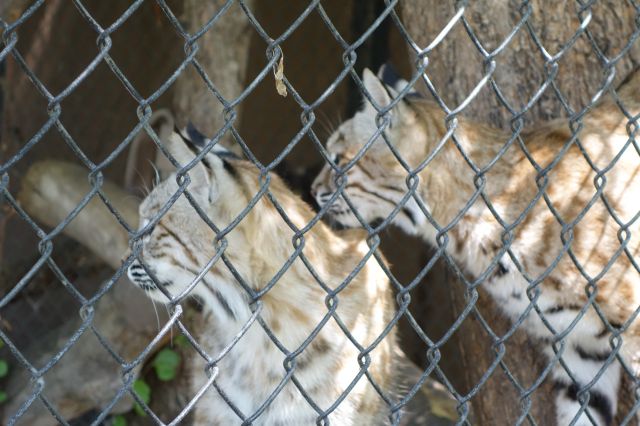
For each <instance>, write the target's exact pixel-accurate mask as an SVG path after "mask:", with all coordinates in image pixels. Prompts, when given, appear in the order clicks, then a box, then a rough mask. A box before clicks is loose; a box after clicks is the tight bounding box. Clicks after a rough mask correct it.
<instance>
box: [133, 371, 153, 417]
mask: <svg viewBox="0 0 640 426" xmlns="http://www.w3.org/2000/svg"><path fill="white" fill-rule="evenodd" d="M133 391H134V392H135V393H136V395H138V398H140V399H141V400H142V402H144V403H145V404H148V403H149V401H151V388H150V387H149V385H148V384H147V383H146V382H145V381H144V380H142V379H138V380H136V381H135V382H133ZM133 409H134V410H135V412H136V413H137V414H138V415H139V416H141V417H146V415H147V413H145V412H144V410H143V409H142V406H141V405H140V404H138V403H137V402H136V404H135V405H134V406H133Z"/></svg>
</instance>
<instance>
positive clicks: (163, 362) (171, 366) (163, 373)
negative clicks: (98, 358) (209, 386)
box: [0, 335, 189, 426]
mask: <svg viewBox="0 0 640 426" xmlns="http://www.w3.org/2000/svg"><path fill="white" fill-rule="evenodd" d="M188 344H189V341H188V340H187V339H186V337H184V336H183V335H178V336H176V337H175V338H174V339H173V345H172V346H174V347H176V348H183V347H185V346H187V345H188ZM181 362H182V357H181V355H180V353H178V352H177V351H176V350H174V349H172V348H171V347H169V346H166V347H164V348H162V349H161V350H160V351H158V353H157V354H156V355H155V356H154V357H153V360H152V361H151V362H150V363H149V364H147V367H151V368H153V370H154V371H155V374H156V377H157V378H158V380H160V381H163V382H168V381H171V380H173V379H175V378H176V377H177V375H178V370H179V369H180V363H181ZM1 363H2V360H1V359H0V377H2V376H1V375H2V365H1ZM147 371H148V370H147ZM145 374H146V373H143V374H141V378H139V379H137V380H136V381H135V382H133V386H132V388H133V392H135V394H136V395H137V396H138V398H140V399H141V400H142V402H144V403H145V404H149V402H151V387H150V386H149V384H148V383H147V382H146V381H145V380H144V378H142V377H143V376H144V375H145ZM133 412H134V413H136V415H138V416H140V417H146V416H147V413H145V411H144V409H143V408H142V406H141V405H140V404H139V403H138V402H136V403H135V404H134V406H133ZM111 426H127V414H126V413H125V414H124V415H117V416H113V417H112V419H111Z"/></svg>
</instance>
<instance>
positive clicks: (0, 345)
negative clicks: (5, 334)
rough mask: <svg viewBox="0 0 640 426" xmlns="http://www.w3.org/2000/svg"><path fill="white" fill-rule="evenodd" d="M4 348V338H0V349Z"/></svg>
mask: <svg viewBox="0 0 640 426" xmlns="http://www.w3.org/2000/svg"><path fill="white" fill-rule="evenodd" d="M2 348H4V340H2V339H0V349H2Z"/></svg>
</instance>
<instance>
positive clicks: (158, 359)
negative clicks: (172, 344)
mask: <svg viewBox="0 0 640 426" xmlns="http://www.w3.org/2000/svg"><path fill="white" fill-rule="evenodd" d="M152 365H153V368H154V370H156V376H158V379H160V380H162V381H163V382H166V381H169V380H173V379H175V377H176V375H177V373H178V367H180V355H179V354H178V353H177V352H176V351H174V350H173V349H169V348H164V349H162V350H161V351H160V352H158V354H157V355H156V356H155V358H154V359H153V363H152Z"/></svg>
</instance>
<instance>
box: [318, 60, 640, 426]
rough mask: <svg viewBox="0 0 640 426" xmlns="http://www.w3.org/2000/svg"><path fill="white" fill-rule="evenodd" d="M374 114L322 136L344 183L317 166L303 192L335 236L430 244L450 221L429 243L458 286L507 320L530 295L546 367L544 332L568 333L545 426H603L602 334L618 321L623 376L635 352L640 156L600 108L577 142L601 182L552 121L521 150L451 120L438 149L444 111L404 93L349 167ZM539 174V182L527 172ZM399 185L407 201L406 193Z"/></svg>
mask: <svg viewBox="0 0 640 426" xmlns="http://www.w3.org/2000/svg"><path fill="white" fill-rule="evenodd" d="M638 79H639V78H638V77H635V78H634V79H632V81H631V82H630V83H628V84H627V86H625V88H624V89H622V90H621V91H620V92H619V93H621V97H622V100H623V102H624V104H625V107H626V108H627V109H628V111H629V113H630V114H631V115H635V114H638V113H639V112H640V104H639V103H638V100H639V99H640V95H639V94H638V93H637V92H638V91H639V90H640V85H638V84H637V82H636V81H635V80H638ZM363 81H364V86H365V88H366V89H367V90H368V92H369V93H370V94H371V96H372V99H373V100H374V102H375V103H376V104H377V105H378V106H379V107H385V106H387V105H389V104H390V103H391V101H392V98H393V97H395V96H397V94H398V91H399V90H402V89H403V88H404V86H405V85H406V82H403V81H401V80H398V79H395V80H394V81H392V82H390V83H389V84H387V85H385V84H383V83H382V82H381V81H380V80H379V79H378V78H376V76H375V75H373V73H371V71H369V70H365V72H364V75H363ZM376 114H377V110H376V109H375V108H374V106H373V105H372V104H371V103H370V102H368V101H366V102H365V106H364V107H363V109H362V110H361V111H359V112H357V113H356V114H355V116H354V117H353V118H351V119H349V120H347V121H345V122H344V123H342V124H341V125H340V126H339V128H338V129H337V131H336V132H335V133H334V134H333V135H331V137H330V138H329V140H328V142H327V151H328V153H329V154H330V156H331V159H332V161H333V163H334V164H335V166H337V169H339V170H340V171H341V173H342V172H343V174H344V176H345V177H346V180H345V179H344V178H340V177H339V176H338V173H337V172H336V171H335V169H334V168H333V167H330V166H326V167H325V168H324V169H323V170H322V171H321V173H320V174H319V176H318V177H317V178H316V180H315V181H314V184H313V187H312V193H313V194H314V196H315V198H316V199H317V201H318V202H319V203H320V205H321V206H326V205H327V204H329V206H327V207H326V208H327V209H328V211H329V212H330V213H331V214H332V216H333V218H334V220H336V221H337V222H339V223H341V224H342V225H346V226H351V227H358V226H361V225H362V223H361V221H360V219H358V215H359V216H360V218H361V219H362V220H363V221H365V222H369V223H374V222H376V221H379V220H381V219H390V220H391V221H392V222H393V223H394V224H396V225H398V226H399V227H400V228H402V229H403V230H404V231H405V232H408V233H410V234H415V235H419V236H420V237H422V238H423V239H424V240H425V241H427V242H429V243H431V244H434V245H437V244H438V243H437V234H438V231H437V230H436V227H434V224H433V223H432V222H431V220H430V219H429V217H431V218H432V219H433V220H434V221H435V223H436V224H437V226H439V227H441V228H442V227H445V226H448V225H449V224H451V227H450V229H448V232H446V238H443V239H440V241H441V244H446V250H447V252H448V253H449V254H450V256H451V257H452V258H453V259H454V260H455V261H456V262H457V264H458V265H459V266H460V267H461V268H462V269H463V270H465V271H466V272H467V273H468V274H469V279H470V280H477V279H483V280H484V288H485V289H486V290H487V291H488V292H489V293H490V294H491V295H492V296H493V298H494V299H495V301H496V302H497V304H498V305H499V306H501V307H502V309H503V310H504V312H506V313H507V314H508V315H509V316H510V317H511V318H512V319H514V320H516V319H518V318H520V317H521V316H522V315H524V312H525V310H526V308H527V307H528V306H529V305H530V303H531V302H530V296H535V295H534V293H535V292H536V291H539V295H537V296H535V297H534V299H535V301H536V304H537V307H538V309H539V310H540V311H541V312H542V313H543V315H544V318H545V319H546V320H547V321H548V326H547V325H545V324H544V322H543V321H542V320H541V317H540V315H539V314H538V313H537V312H536V310H532V311H531V312H530V313H529V314H528V316H527V317H526V320H525V322H524V326H525V327H526V329H527V330H528V332H529V333H530V334H531V335H533V336H535V337H538V338H539V341H540V342H541V346H542V350H544V351H545V352H546V353H547V354H549V355H550V356H552V355H553V354H554V353H553V350H552V346H551V343H552V342H553V341H554V339H553V332H552V330H554V331H555V332H556V333H564V332H565V331H567V335H566V338H565V342H566V345H565V348H564V351H563V353H562V359H563V361H564V363H565V364H566V366H567V369H565V368H564V367H562V366H561V365H560V363H557V364H556V366H555V368H554V370H553V372H552V380H553V381H554V382H555V383H556V389H557V406H556V408H557V413H558V424H560V425H566V424H570V423H571V422H572V421H575V423H572V424H577V425H585V424H592V421H591V420H590V419H589V416H590V417H591V419H593V421H594V422H595V424H597V425H605V424H611V423H612V419H613V417H614V416H615V414H616V410H617V392H618V388H619V383H620V376H621V365H620V362H619V361H618V360H616V359H614V358H615V353H614V352H613V351H612V346H613V345H612V344H610V340H609V339H610V338H611V332H610V331H611V330H616V329H618V328H619V327H621V326H622V325H625V324H626V322H628V321H630V322H631V323H630V324H628V328H627V329H626V332H624V333H623V334H622V337H623V341H624V344H623V346H622V349H621V351H620V353H621V354H622V355H623V357H624V358H625V359H626V361H627V362H629V363H630V364H631V365H632V366H633V367H634V368H635V371H636V374H637V371H638V361H639V353H640V352H639V351H640V319H635V320H634V321H631V319H632V318H633V314H634V311H635V310H636V309H637V308H638V306H639V304H640V273H639V271H638V263H637V262H638V261H639V260H640V257H638V251H639V247H640V224H639V222H640V219H638V218H637V216H638V215H639V213H640V155H639V152H640V149H639V148H638V143H637V142H634V143H632V144H628V143H627V142H628V140H629V134H628V133H627V130H626V126H627V124H628V122H629V120H628V119H627V118H626V117H625V116H624V115H623V114H622V113H621V112H620V110H619V109H618V108H617V107H616V105H614V103H613V102H611V101H606V102H603V103H602V104H601V105H600V106H598V108H596V109H594V110H592V111H590V112H589V113H588V114H587V115H586V116H585V118H584V127H583V128H582V129H581V131H580V133H579V141H580V143H581V144H582V147H583V148H584V150H585V152H586V153H588V155H589V157H590V159H591V161H592V162H593V166H594V167H595V168H597V169H598V170H602V171H603V173H604V179H600V178H598V177H597V174H596V172H594V171H593V169H592V167H591V166H590V164H589V162H588V161H587V160H586V159H585V157H584V156H583V154H582V152H581V149H580V148H579V147H578V145H577V144H576V143H571V144H567V142H568V141H570V140H571V132H570V131H569V129H568V126H567V122H566V121H565V120H558V121H554V122H551V123H549V124H545V125H541V126H539V127H538V128H536V129H535V130H533V131H529V132H525V133H523V134H522V135H521V136H522V143H521V144H520V142H519V141H516V142H515V143H513V144H512V145H511V146H510V147H506V143H507V141H509V140H510V137H511V133H510V132H504V131H502V130H499V129H495V128H491V127H488V126H486V125H483V124H480V123H474V122H472V121H468V120H466V119H464V118H462V117H459V118H458V123H457V127H456V130H455V132H454V137H453V138H449V139H447V140H446V142H442V141H444V136H445V134H446V132H447V127H446V125H445V114H444V113H443V111H442V110H441V108H440V107H439V106H438V105H436V104H434V103H432V102H429V101H427V100H426V99H424V98H418V97H416V96H406V97H405V98H404V99H403V100H401V101H399V102H398V103H397V105H396V106H395V107H393V108H392V109H391V111H390V122H389V123H388V125H387V127H386V128H385V129H384V135H385V136H386V139H387V140H388V142H389V144H390V145H391V147H392V148H393V150H392V149H390V147H389V146H388V145H387V143H386V142H385V141H384V140H383V136H380V137H378V138H377V139H376V140H375V141H374V142H373V143H372V145H371V146H370V148H369V149H368V150H367V151H366V152H365V153H364V154H363V155H362V157H361V158H359V159H358V160H357V162H355V163H354V164H353V165H351V161H352V160H353V159H354V158H357V157H358V156H359V155H361V150H362V149H363V147H364V146H365V144H367V142H368V141H369V140H370V139H372V138H373V135H374V133H375V132H376V125H375V118H376ZM393 151H395V153H394V152H393ZM461 151H463V152H464V153H465V154H466V156H467V157H468V159H469V160H470V161H471V162H472V164H473V166H472V165H470V164H468V162H467V159H465V157H464V156H463V155H462V153H461ZM396 153H397V154H399V156H400V157H401V158H402V160H403V161H404V162H406V163H405V164H402V163H401V162H400V161H399V160H398V159H397V158H396ZM556 158H559V160H558V161H555V159H556ZM427 159H429V160H427ZM425 160H427V163H424V162H425ZM532 160H533V161H534V162H535V163H536V166H534V165H532ZM425 164H426V165H425ZM405 167H406V168H405ZM472 167H475V168H476V170H477V171H476V172H474V171H473V168H472ZM547 167H548V168H549V169H548V170H549V171H548V173H547V174H546V178H545V177H544V176H543V175H542V174H541V173H540V172H539V171H540V170H543V169H545V168H547ZM407 168H408V169H410V170H416V173H415V175H416V177H417V178H419V181H416V180H415V179H414V180H412V179H411V178H408V176H409V175H410V173H409V171H408V170H407ZM605 180H606V183H605ZM594 182H597V184H598V185H599V186H601V187H602V188H603V190H602V195H599V194H598V193H597V191H596V189H595V186H594ZM412 185H415V186H416V189H415V192H414V193H412V194H411V195H410V196H407V194H408V193H410V190H409V188H410V187H411V186H412ZM539 186H540V187H541V188H543V191H542V194H543V195H542V196H539V191H538V187H539ZM341 187H342V188H343V189H342V192H341V195H339V196H337V197H336V193H337V192H340V191H338V189H339V188H341ZM347 199H348V200H349V201H350V203H351V204H352V205H353V206H354V207H355V208H356V210H357V213H358V215H355V214H354V213H353V212H352V211H351V209H350V208H349V205H348V203H347V202H346V200H347ZM485 200H486V201H490V203H491V205H492V208H493V209H494V211H491V210H490V209H489V208H488V206H487V203H486V201H485ZM531 203H532V204H533V207H532V208H531V209H529V208H528V206H529V205H530V204H531ZM592 203H593V204H592ZM397 206H399V207H397ZM552 209H553V210H554V211H555V212H556V214H557V217H556V216H555V215H554V214H552ZM609 210H611V211H612V212H614V213H615V215H616V216H617V217H618V220H619V221H616V220H615V219H614V218H613V217H612V215H611V214H610V213H609ZM461 211H464V213H463V214H462V215H459V213H460V212H461ZM494 213H495V215H498V217H499V219H498V218H497V217H496V216H495V215H494ZM505 227H507V228H508V229H509V231H511V232H510V233H509V232H506V230H505ZM563 240H564V241H566V242H567V245H568V246H569V247H570V249H569V250H568V251H567V250H564V248H563V247H564V242H563ZM508 241H511V243H510V244H505V242H508ZM507 249H508V251H507ZM576 265H579V267H578V266H576ZM605 271H606V272H605ZM525 276H526V277H527V278H528V280H527V279H525V278H524V277H525ZM586 277H590V278H592V279H593V281H594V282H595V291H596V294H595V303H594V304H589V303H588V300H587V299H588V297H587V281H588V280H587V278H586ZM529 283H531V285H530V284H529ZM528 287H530V289H529V291H527V289H528ZM596 305H597V306H598V308H599V309H600V310H601V312H602V314H603V316H604V318H605V320H604V321H603V320H602V319H601V318H600V317H599V315H598V313H597V311H596V309H595V307H594V306H596ZM580 315H583V316H582V317H581V319H580V320H579V321H578V322H577V323H576V324H575V326H574V325H573V322H574V321H575V320H576V318H578V317H579V316H580ZM612 359H613V363H611V364H610V365H609V361H610V360H612ZM606 365H608V366H607V367H606V368H605V366H606ZM600 370H604V372H603V374H602V375H599V376H598V374H599V371H600ZM568 372H570V374H569V373H568ZM570 377H573V379H571V378H570ZM587 393H588V394H589V401H588V404H584V405H585V408H586V411H581V408H582V404H580V402H578V401H579V399H581V398H580V396H581V395H583V394H584V395H583V397H586V396H587V395H586V394H587Z"/></svg>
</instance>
